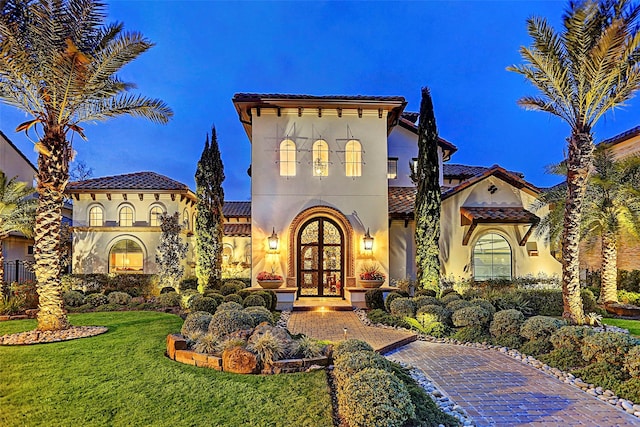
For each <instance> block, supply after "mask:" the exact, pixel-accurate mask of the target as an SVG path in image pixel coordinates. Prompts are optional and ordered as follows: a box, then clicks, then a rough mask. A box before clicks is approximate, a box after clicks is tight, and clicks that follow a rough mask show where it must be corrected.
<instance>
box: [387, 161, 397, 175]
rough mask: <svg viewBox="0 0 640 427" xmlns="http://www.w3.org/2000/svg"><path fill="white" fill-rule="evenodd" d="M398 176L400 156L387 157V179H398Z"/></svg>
mask: <svg viewBox="0 0 640 427" xmlns="http://www.w3.org/2000/svg"><path fill="white" fill-rule="evenodd" d="M397 177H398V158H397V157H390V158H388V159H387V179H396V178H397Z"/></svg>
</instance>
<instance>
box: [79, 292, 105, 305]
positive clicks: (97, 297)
mask: <svg viewBox="0 0 640 427" xmlns="http://www.w3.org/2000/svg"><path fill="white" fill-rule="evenodd" d="M84 301H85V303H86V304H91V305H92V306H93V307H98V306H100V305H104V304H107V303H108V302H109V300H108V299H107V297H106V296H105V295H102V294H89V295H87V296H86V297H85V299H84Z"/></svg>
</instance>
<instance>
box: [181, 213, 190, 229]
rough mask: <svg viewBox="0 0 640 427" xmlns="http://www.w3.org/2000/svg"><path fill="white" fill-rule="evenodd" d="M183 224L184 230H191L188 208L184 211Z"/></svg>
mask: <svg viewBox="0 0 640 427" xmlns="http://www.w3.org/2000/svg"><path fill="white" fill-rule="evenodd" d="M182 224H183V225H184V228H186V229H187V230H191V228H190V227H189V211H188V210H187V209H186V208H185V209H184V210H183V211H182Z"/></svg>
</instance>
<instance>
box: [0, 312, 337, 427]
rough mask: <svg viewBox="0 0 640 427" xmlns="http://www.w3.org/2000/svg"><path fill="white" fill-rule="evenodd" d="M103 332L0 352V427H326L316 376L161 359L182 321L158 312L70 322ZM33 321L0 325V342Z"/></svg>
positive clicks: (327, 406)
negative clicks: (238, 372) (236, 370)
mask: <svg viewBox="0 0 640 427" xmlns="http://www.w3.org/2000/svg"><path fill="white" fill-rule="evenodd" d="M70 320H71V323H72V324H74V325H103V326H107V327H108V328H109V332H107V333H106V334H103V335H100V336H97V337H92V338H83V339H79V340H72V341H67V342H61V343H51V344H40V345H34V346H14V347H9V346H0V408H1V409H0V425H2V426H8V427H10V426H18V425H19V426H23V425H25V426H35V425H47V426H72V425H82V426H106V425H109V426H125V425H126V426H150V425H153V426H196V425H210V426H247V425H252V426H314V427H315V426H331V425H332V420H331V401H330V397H329V391H328V387H327V382H326V376H325V373H324V371H319V372H314V373H310V374H303V373H301V374H287V375H271V376H259V375H235V374H228V373H224V372H218V371H214V370H212V369H206V368H196V367H194V366H187V365H183V364H179V363H177V362H174V361H171V360H169V359H168V358H166V357H165V356H164V351H165V340H166V337H167V334H169V333H172V332H177V331H179V329H180V326H181V324H182V320H181V319H180V318H179V317H177V316H174V315H170V314H164V313H156V312H134V311H132V312H106V313H87V314H76V315H70ZM34 327H35V322H34V321H32V320H20V321H10V322H0V335H4V334H8V333H14V332H20V331H26V330H29V329H33V328H34Z"/></svg>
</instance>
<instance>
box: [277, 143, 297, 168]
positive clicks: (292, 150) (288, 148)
mask: <svg viewBox="0 0 640 427" xmlns="http://www.w3.org/2000/svg"><path fill="white" fill-rule="evenodd" d="M295 175H296V143H295V142H293V141H292V140H290V139H285V140H284V141H282V142H281V143H280V176H295Z"/></svg>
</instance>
